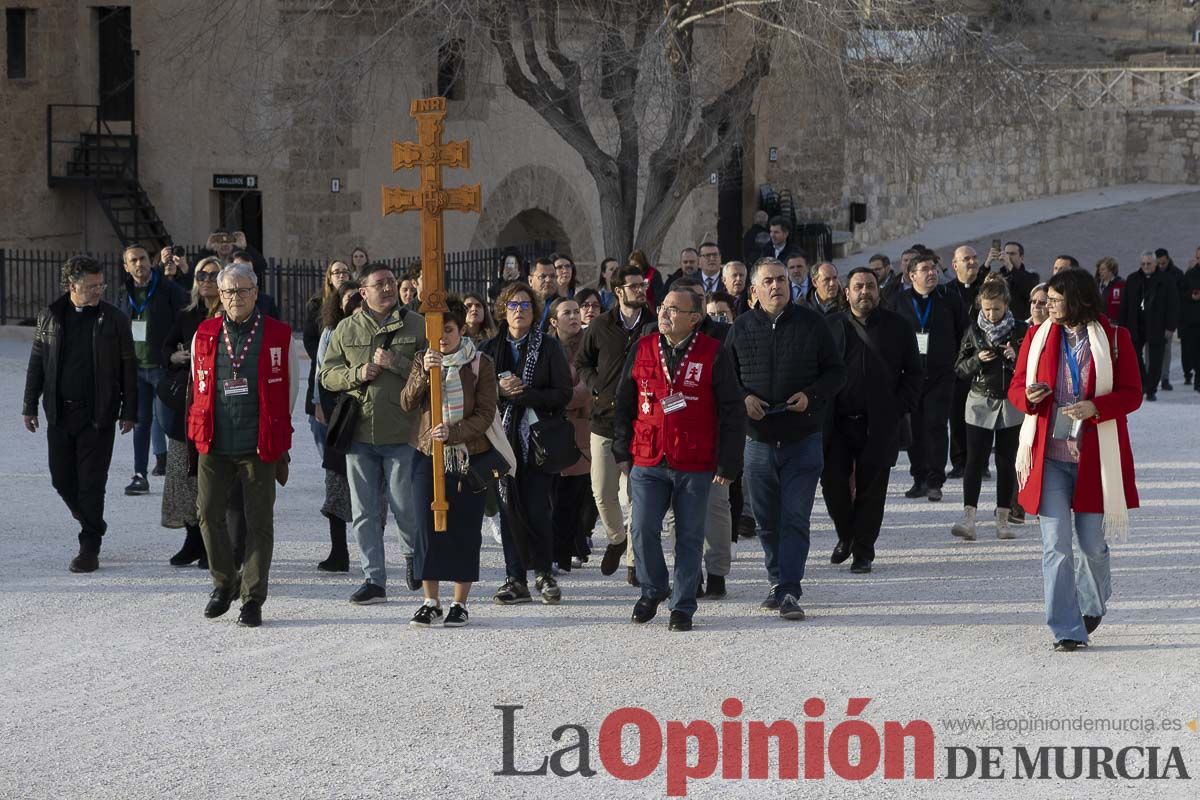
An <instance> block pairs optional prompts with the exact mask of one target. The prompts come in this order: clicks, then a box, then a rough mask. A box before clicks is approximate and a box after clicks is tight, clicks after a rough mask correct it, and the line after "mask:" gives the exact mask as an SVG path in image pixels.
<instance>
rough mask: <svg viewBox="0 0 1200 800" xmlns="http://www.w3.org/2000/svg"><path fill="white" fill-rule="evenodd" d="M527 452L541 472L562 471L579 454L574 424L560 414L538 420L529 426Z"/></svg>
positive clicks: (553, 472) (577, 457) (575, 459)
mask: <svg viewBox="0 0 1200 800" xmlns="http://www.w3.org/2000/svg"><path fill="white" fill-rule="evenodd" d="M529 454H530V455H531V456H532V457H533V463H534V465H536V466H537V467H538V469H540V470H542V471H543V472H548V473H550V474H551V475H554V474H556V473H559V472H562V471H563V470H564V469H566V468H567V467H569V466H571V465H572V464H574V463H575V462H576V461H578V460H579V456H580V455H581V454H580V452H579V446H578V445H577V444H575V426H574V425H572V424H571V422H570V421H569V420H568V419H567V418H566V417H564V416H562V415H561V414H559V415H556V416H552V417H547V418H546V419H542V420H538V421H537V422H535V423H534V424H532V425H530V426H529Z"/></svg>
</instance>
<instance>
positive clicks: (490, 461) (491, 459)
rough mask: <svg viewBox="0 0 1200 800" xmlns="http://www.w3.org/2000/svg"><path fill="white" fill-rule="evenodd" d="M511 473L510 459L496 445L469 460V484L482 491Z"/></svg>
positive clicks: (477, 490) (475, 490)
mask: <svg viewBox="0 0 1200 800" xmlns="http://www.w3.org/2000/svg"><path fill="white" fill-rule="evenodd" d="M508 473H509V467H508V459H506V458H505V457H504V456H502V455H501V454H500V451H498V450H497V449H496V448H494V447H489V448H488V449H487V450H484V451H483V452H482V453H479V454H477V455H473V456H471V458H470V459H469V460H468V462H467V476H466V477H467V485H468V486H470V487H471V491H473V492H482V491H483V490H484V489H486V488H488V487H489V486H491V485H492V484H494V483H496V482H498V481H499V480H500V479H501V478H503V477H504V476H505V475H507V474H508Z"/></svg>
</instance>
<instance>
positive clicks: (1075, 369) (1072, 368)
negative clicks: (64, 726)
mask: <svg viewBox="0 0 1200 800" xmlns="http://www.w3.org/2000/svg"><path fill="white" fill-rule="evenodd" d="M1062 349H1063V358H1065V359H1066V361H1067V371H1068V372H1070V382H1071V385H1070V386H1068V387H1067V391H1069V392H1070V393H1071V394H1072V395H1074V396H1075V402H1079V391H1080V389H1082V388H1083V387H1082V386H1080V379H1079V361H1078V359H1076V358H1075V351H1074V350H1072V349H1071V346H1070V345H1069V344H1067V335H1066V334H1065V333H1064V334H1062Z"/></svg>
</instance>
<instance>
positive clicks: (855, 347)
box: [826, 308, 924, 464]
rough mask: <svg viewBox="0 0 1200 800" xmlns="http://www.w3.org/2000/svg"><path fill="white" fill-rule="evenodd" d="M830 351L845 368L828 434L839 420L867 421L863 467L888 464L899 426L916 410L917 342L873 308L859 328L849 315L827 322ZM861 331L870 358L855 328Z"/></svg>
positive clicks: (898, 320) (905, 327)
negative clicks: (834, 351) (863, 418)
mask: <svg viewBox="0 0 1200 800" xmlns="http://www.w3.org/2000/svg"><path fill="white" fill-rule="evenodd" d="M826 321H827V322H828V323H829V328H830V332H831V333H832V335H833V341H834V346H835V347H836V348H837V352H838V353H839V354H840V355H841V356H842V360H843V362H844V363H845V365H846V383H845V385H844V386H842V388H841V390H840V391H838V394H837V398H836V400H835V401H834V407H833V413H832V414H831V415H830V420H829V426H828V427H827V429H826V430H827V432H830V431H831V430H832V427H833V426H834V425H837V424H838V417H839V415H840V416H856V415H858V414H865V415H866V417H867V444H866V452H867V453H869V454H871V455H873V456H876V458H868V457H866V456H864V461H867V462H874V463H881V462H882V463H888V464H890V463H891V462H892V460H893V459H894V458H895V456H896V452H897V451H898V449H899V441H898V435H899V433H900V425H899V423H900V420H901V419H902V418H903V417H904V415H905V414H910V413H912V412H913V411H915V410H916V408H917V403H918V402H919V401H920V397H921V385H922V382H923V381H924V374H923V373H922V370H921V358H920V355H919V354H918V353H917V337H916V334H914V333H913V330H912V326H910V325H909V324H908V323H907V322H905V321H904V319H903V318H902V317H901V316H900V315H899V314H896V313H895V312H892V311H888V310H887V309H886V308H877V309H875V311H874V312H873V313H872V314H871V316H870V317H868V318H867V321H866V324H865V325H864V324H862V323H860V322H859V321H858V319H857V318H856V317H854V316H853V315H851V314H850V312H842V313H840V314H834V315H832V316H830V317H828V318H827V320H826ZM856 327H857V328H858V329H859V330H862V331H864V332H865V333H866V334H867V337H868V338H869V339H870V340H871V342H872V343H873V344H874V350H875V351H878V352H874V351H873V350H872V349H871V348H870V347H868V346H867V345H866V344H865V343H864V342H863V340H862V337H861V336H859V334H858V333H857V332H856V331H855V328H856Z"/></svg>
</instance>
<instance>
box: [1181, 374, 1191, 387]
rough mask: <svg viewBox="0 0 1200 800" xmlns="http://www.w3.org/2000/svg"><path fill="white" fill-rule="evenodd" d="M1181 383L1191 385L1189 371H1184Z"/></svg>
mask: <svg viewBox="0 0 1200 800" xmlns="http://www.w3.org/2000/svg"><path fill="white" fill-rule="evenodd" d="M1183 385H1184V386H1191V385H1192V374H1191V373H1190V372H1189V373H1186V374H1185V375H1184V376H1183Z"/></svg>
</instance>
